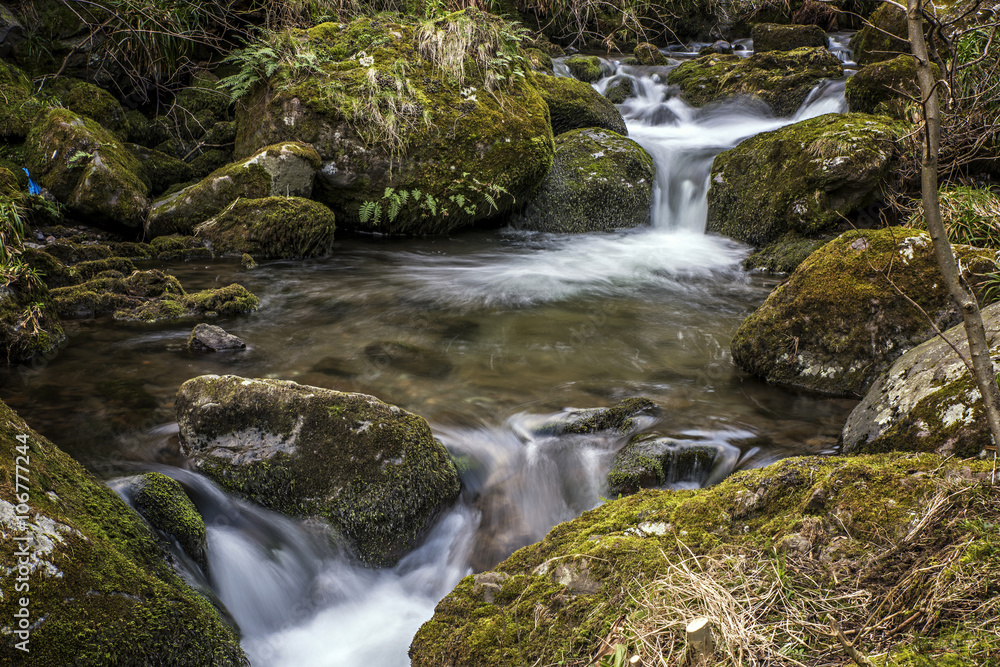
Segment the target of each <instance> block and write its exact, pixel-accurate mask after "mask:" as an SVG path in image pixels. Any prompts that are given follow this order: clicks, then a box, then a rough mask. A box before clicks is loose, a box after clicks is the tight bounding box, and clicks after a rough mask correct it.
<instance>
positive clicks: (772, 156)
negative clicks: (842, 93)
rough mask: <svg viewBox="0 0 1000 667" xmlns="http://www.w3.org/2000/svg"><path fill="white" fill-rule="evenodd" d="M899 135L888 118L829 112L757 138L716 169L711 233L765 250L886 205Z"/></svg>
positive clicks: (715, 165) (720, 157)
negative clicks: (873, 206) (779, 241)
mask: <svg viewBox="0 0 1000 667" xmlns="http://www.w3.org/2000/svg"><path fill="white" fill-rule="evenodd" d="M896 137H897V132H896V128H895V126H893V125H892V124H890V123H889V122H888V119H884V118H881V117H877V116H867V115H863V114H827V115H824V116H819V117H817V118H812V119H810V120H805V121H802V122H799V123H795V124H793V125H788V126H785V127H783V128H781V129H778V130H774V131H772V132H763V133H761V134H758V135H756V136H754V137H751V138H750V139H747V140H746V141H744V142H742V143H740V145H739V146H737V147H736V148H733V149H731V150H728V151H725V152H723V153H720V154H719V155H718V156H717V157H716V158H715V161H714V162H713V164H712V176H711V179H712V180H711V188H710V189H709V191H708V221H707V230H708V231H711V232H718V233H720V234H724V235H725V236H728V237H730V238H732V239H735V240H737V241H740V242H742V243H746V244H748V245H753V246H757V247H760V246H763V245H767V244H769V243H772V242H774V241H776V240H777V239H778V238H780V237H782V236H784V235H785V234H787V233H788V232H795V233H797V234H799V235H802V236H815V235H817V234H821V233H823V232H825V231H828V230H830V229H832V228H834V227H836V226H837V225H840V224H842V223H843V221H844V217H845V216H848V215H850V214H851V213H852V212H854V211H856V210H858V209H859V208H861V207H863V206H866V205H868V204H871V203H873V202H875V201H878V200H879V199H881V197H882V188H883V187H884V182H885V180H886V178H887V177H888V174H889V170H890V168H891V166H892V164H893V161H894V159H895V157H896ZM761 183H768V184H770V186H769V187H766V188H762V187H760V184H761Z"/></svg>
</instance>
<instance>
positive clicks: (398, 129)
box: [236, 8, 553, 234]
mask: <svg viewBox="0 0 1000 667" xmlns="http://www.w3.org/2000/svg"><path fill="white" fill-rule="evenodd" d="M513 30H514V29H513V28H512V27H510V26H509V25H508V24H507V23H505V22H504V20H503V19H500V18H498V17H495V16H492V15H490V14H487V13H485V12H482V11H479V10H477V9H474V8H470V9H467V10H464V11H461V12H456V13H453V14H449V15H447V16H444V17H442V18H440V19H437V20H436V21H434V22H433V23H428V22H424V23H419V22H416V21H415V20H414V19H410V18H406V17H402V16H394V17H392V18H391V19H390V18H387V17H377V18H370V17H366V18H361V19H358V20H356V21H354V22H352V23H350V24H348V25H342V24H336V23H325V24H322V25H319V26H316V27H314V28H311V29H310V30H308V31H300V32H295V33H294V34H293V35H292V36H291V37H290V39H292V40H294V41H295V43H296V44H297V45H298V48H301V49H303V50H305V51H307V52H310V53H314V54H315V55H316V57H317V66H316V68H315V69H314V70H313V71H310V72H309V73H308V76H302V75H301V73H299V72H297V71H295V70H294V69H293V68H291V67H289V66H284V65H283V66H282V67H280V68H279V69H278V71H277V72H276V73H275V74H274V76H272V77H271V78H270V79H269V80H268V82H267V85H265V86H260V87H259V88H258V89H256V90H255V91H254V92H253V93H251V95H250V96H249V97H248V98H247V99H246V103H245V104H243V105H241V106H240V107H238V109H237V125H238V133H237V137H236V155H237V156H238V157H239V156H244V155H250V154H252V153H253V152H255V151H256V150H258V148H259V147H260V146H263V145H266V144H272V143H275V142H278V141H284V140H298V141H302V142H305V143H308V144H311V145H312V146H313V147H315V148H316V150H317V151H318V152H319V154H320V156H321V157H322V159H323V168H322V170H321V171H320V174H319V177H318V179H317V180H318V183H317V192H316V194H315V195H314V197H313V198H314V199H317V200H319V201H322V202H323V203H325V204H327V205H328V206H330V208H332V209H333V211H334V212H335V213H336V215H337V224H338V225H339V226H340V227H344V228H357V229H362V230H366V231H375V232H381V233H389V234H434V233H445V232H448V231H451V230H453V229H457V228H460V227H464V226H469V225H472V224H475V223H477V222H480V221H483V220H486V219H488V218H492V217H494V216H497V215H502V214H504V213H506V212H507V211H509V210H510V209H511V208H512V207H513V206H514V203H515V202H521V201H523V200H524V199H526V198H527V196H528V195H530V194H531V193H532V192H533V191H534V190H535V188H536V187H537V185H538V182H539V181H540V180H541V178H542V177H543V176H544V175H545V174H546V172H547V171H548V169H549V167H550V166H551V164H552V151H553V146H552V131H551V129H550V127H549V114H548V108H547V107H546V105H545V102H544V100H543V99H542V97H541V95H540V94H539V93H538V91H537V90H536V89H535V87H534V86H533V85H531V83H530V81H529V80H528V79H527V78H526V77H525V76H524V75H525V74H526V73H527V72H528V71H529V70H530V65H529V64H528V63H527V60H526V58H525V56H524V53H523V50H522V48H521V46H520V43H519V41H518V40H519V37H517V36H516V35H515V34H514V32H512V31H513ZM458 35H468V36H469V39H468V40H466V39H465V38H461V39H459V37H458Z"/></svg>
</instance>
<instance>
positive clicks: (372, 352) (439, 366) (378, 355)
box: [321, 341, 452, 378]
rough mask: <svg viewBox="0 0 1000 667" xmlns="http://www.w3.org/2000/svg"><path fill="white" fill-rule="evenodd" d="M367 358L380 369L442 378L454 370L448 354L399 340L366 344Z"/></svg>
mask: <svg viewBox="0 0 1000 667" xmlns="http://www.w3.org/2000/svg"><path fill="white" fill-rule="evenodd" d="M365 358H366V359H368V361H369V363H371V364H372V365H373V366H375V368H376V369H378V370H384V369H386V368H391V369H393V370H395V371H400V372H403V373H409V374H411V375H420V376H423V377H431V378H442V377H445V376H446V375H448V374H449V373H451V371H452V363H451V362H450V361H448V357H447V356H446V355H444V354H441V353H440V352H435V351H433V350H426V349H423V348H420V347H417V346H416V345H410V344H409V343H401V342H398V341H381V342H378V343H371V344H370V345H367V346H365ZM321 372H323V371H321Z"/></svg>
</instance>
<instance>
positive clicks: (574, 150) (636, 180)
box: [512, 128, 655, 232]
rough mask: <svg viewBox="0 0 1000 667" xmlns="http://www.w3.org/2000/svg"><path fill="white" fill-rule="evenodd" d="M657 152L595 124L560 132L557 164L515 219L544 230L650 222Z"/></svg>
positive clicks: (580, 229) (523, 226)
mask: <svg viewBox="0 0 1000 667" xmlns="http://www.w3.org/2000/svg"><path fill="white" fill-rule="evenodd" d="M654 175H655V172H654V168H653V158H651V157H650V156H649V153H647V152H646V151H645V149H643V148H642V146H640V145H639V144H637V143H635V142H634V141H632V140H631V139H628V138H626V137H623V136H621V135H620V134H616V133H614V132H611V131H610V130H600V129H596V128H589V129H585V130H573V131H572V132H567V133H565V134H560V135H559V136H558V137H556V155H555V160H554V162H553V164H552V170H551V171H550V172H549V174H548V175H547V176H546V177H545V179H544V180H543V181H542V184H541V187H540V188H539V190H538V194H537V195H536V196H535V197H534V198H533V199H532V200H531V201H529V202H528V206H527V207H526V208H525V210H524V213H523V214H522V215H521V216H519V217H518V218H516V219H515V220H514V221H513V222H512V224H513V225H514V226H515V227H517V228H519V229H529V230H533V231H543V232H594V231H612V230H615V229H626V228H630V227H637V226H639V225H643V224H646V223H647V222H649V207H650V205H651V204H652V201H653V179H654Z"/></svg>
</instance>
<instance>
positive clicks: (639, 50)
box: [632, 42, 667, 67]
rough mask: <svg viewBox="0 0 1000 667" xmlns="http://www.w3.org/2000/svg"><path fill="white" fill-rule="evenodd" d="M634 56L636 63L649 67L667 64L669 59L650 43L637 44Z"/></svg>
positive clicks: (633, 52)
mask: <svg viewBox="0 0 1000 667" xmlns="http://www.w3.org/2000/svg"><path fill="white" fill-rule="evenodd" d="M632 55H633V56H635V59H636V61H638V63H639V64H640V65H645V66H647V67H651V66H661V65H666V64H667V57H666V56H665V55H663V52H662V51H660V50H659V49H658V48H656V47H655V46H654V45H652V44H650V43H649V42H641V43H640V44H637V45H636V47H635V49H633V51H632Z"/></svg>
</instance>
